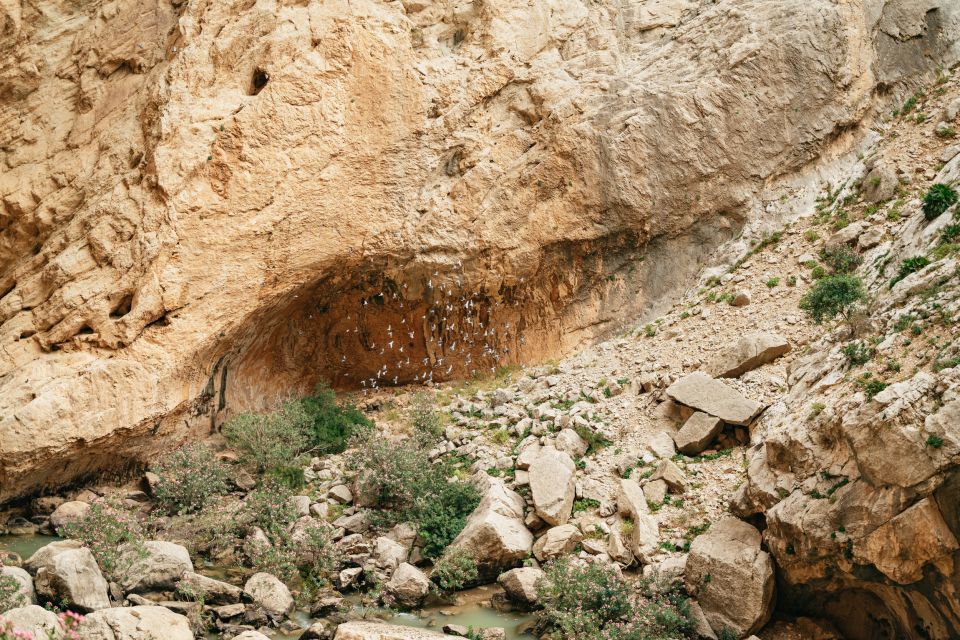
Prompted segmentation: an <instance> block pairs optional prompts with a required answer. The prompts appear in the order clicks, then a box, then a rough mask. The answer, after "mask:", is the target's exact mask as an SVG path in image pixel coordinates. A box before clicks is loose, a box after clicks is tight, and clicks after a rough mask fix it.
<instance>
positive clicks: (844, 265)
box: [820, 244, 863, 274]
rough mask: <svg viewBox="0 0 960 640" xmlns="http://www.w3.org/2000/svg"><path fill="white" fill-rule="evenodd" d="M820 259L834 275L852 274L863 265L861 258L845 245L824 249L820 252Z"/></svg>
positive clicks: (830, 246)
mask: <svg viewBox="0 0 960 640" xmlns="http://www.w3.org/2000/svg"><path fill="white" fill-rule="evenodd" d="M820 259H821V260H823V262H824V263H825V264H826V265H827V266H828V267H830V270H831V271H833V273H834V274H843V273H852V272H854V271H856V269H857V267H859V266H860V264H861V263H863V258H861V257H860V255H859V254H858V253H857V252H856V251H854V250H853V249H851V248H850V247H848V246H847V245H845V244H837V245H829V246H826V247H824V248H823V249H821V250H820Z"/></svg>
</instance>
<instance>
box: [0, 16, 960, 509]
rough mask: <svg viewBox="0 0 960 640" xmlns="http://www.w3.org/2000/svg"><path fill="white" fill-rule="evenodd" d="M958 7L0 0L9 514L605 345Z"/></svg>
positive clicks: (884, 86)
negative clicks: (518, 364) (238, 430)
mask: <svg viewBox="0 0 960 640" xmlns="http://www.w3.org/2000/svg"><path fill="white" fill-rule="evenodd" d="M958 13H960V9H958V7H957V6H956V4H955V3H953V2H950V1H949V0H910V1H908V2H894V1H889V2H886V1H883V0H869V1H855V2H833V1H829V0H812V1H810V2H803V3H797V2H795V1H794V0H764V1H760V0H736V1H734V0H725V1H724V0H721V1H720V2H707V1H703V2H696V1H693V0H690V1H688V0H675V1H670V2H655V1H637V2H626V1H622V0H620V1H615V0H602V1H599V2H590V3H582V2H580V1H579V0H537V1H535V2H527V1H518V0H487V1H481V0H475V1H473V2H430V1H428V0H407V1H404V2H378V1H374V0H360V1H356V2H336V1H329V2H321V1H318V0H312V1H298V2H294V1H291V2H270V1H268V0H263V1H259V2H249V1H244V2H219V3H211V2H203V1H195V2H172V3H170V2H166V1H163V0H155V1H154V2H134V1H132V0H117V1H115V2H90V3H72V2H66V1H55V0H51V1H48V2H42V3H26V2H22V1H21V0H6V1H4V2H3V3H0V57H2V58H3V59H4V60H5V61H6V63H5V64H4V65H3V68H2V69H0V166H2V168H3V169H2V172H0V201H2V208H0V500H5V499H9V498H11V497H14V496H18V495H23V494H25V493H28V492H31V491H34V490H36V489H38V488H40V487H42V486H44V485H50V484H59V483H65V482H68V481H70V480H71V479H73V478H76V477H78V476H81V475H84V474H88V473H94V472H97V471H99V470H102V469H104V468H107V467H114V466H116V465H117V464H119V463H121V462H122V461H127V460H129V461H136V460H143V459H147V458H149V457H150V456H151V455H153V454H154V453H155V452H157V451H158V450H161V449H165V448H169V447H170V446H173V445H174V444H176V443H177V442H180V441H182V440H184V439H185V438H187V437H189V436H190V434H191V433H193V434H197V433H200V432H204V431H208V430H210V429H212V428H215V427H216V426H217V424H219V422H221V421H222V419H223V418H224V417H225V416H226V415H228V414H229V413H230V412H233V411H236V410H238V409H243V408H250V407H260V406H264V405H266V404H270V403H272V402H273V401H275V399H276V398H277V397H279V396H282V395H284V394H286V393H289V392H291V391H293V390H298V389H304V388H307V387H309V386H310V385H312V384H313V383H315V382H316V381H318V380H321V379H326V380H330V381H332V382H333V383H334V384H336V385H338V386H343V387H361V386H366V385H373V384H378V385H382V384H392V383H403V382H410V381H420V380H423V379H424V378H427V379H428V380H429V379H432V380H438V379H442V378H445V377H452V376H463V375H469V374H471V373H472V372H473V371H474V370H475V369H478V370H483V369H488V368H491V367H496V366H497V365H498V364H501V363H507V362H514V361H517V360H526V361H529V360H535V359H538V358H543V357H547V356H550V355H553V354H558V353H562V352H564V351H566V350H569V349H570V348H572V347H574V346H576V345H578V344H581V343H582V342H583V341H584V340H588V339H590V338H593V337H595V336H598V335H600V334H602V333H604V332H606V331H609V330H610V329H612V328H614V327H616V326H617V325H618V323H619V322H620V321H621V320H623V319H625V318H628V317H632V316H635V315H636V314H637V313H638V312H639V311H642V310H643V309H645V308H647V307H649V306H650V305H651V304H653V303H655V302H656V301H658V300H659V299H661V298H662V297H664V296H665V295H667V294H668V293H669V292H670V291H671V289H672V288H673V287H675V286H676V285H678V284H679V283H681V282H682V281H683V280H684V279H685V278H686V277H687V276H689V275H692V274H693V273H695V271H696V270H697V268H698V266H699V265H700V263H701V262H702V260H703V258H704V256H705V255H706V254H707V252H708V251H709V249H710V248H712V247H713V246H715V245H716V244H717V243H719V242H720V241H721V240H724V239H727V238H729V237H732V236H734V235H736V233H737V232H738V230H739V229H740V228H741V226H742V225H743V224H744V222H745V221H747V220H749V219H752V218H756V217H757V216H759V215H762V212H763V197H764V194H765V193H766V192H765V189H766V188H768V187H770V186H772V185H774V184H776V182H777V181H778V180H779V179H781V178H784V177H786V176H789V175H790V174H791V173H792V172H793V171H795V170H797V169H799V168H801V167H804V166H805V165H808V164H809V163H811V162H813V161H815V160H816V159H817V158H818V157H820V156H821V155H822V154H825V153H833V152H836V151H838V150H842V149H844V148H846V147H847V146H848V145H849V144H851V143H852V142H853V141H854V140H856V139H857V136H858V133H859V131H860V130H861V128H862V125H863V124H864V123H866V124H869V122H870V118H871V117H872V115H873V114H874V112H875V108H876V107H877V106H879V105H882V104H884V100H885V96H886V95H887V94H889V93H891V92H899V91H900V88H901V87H902V86H903V85H904V84H905V83H907V84H908V83H910V82H911V81H912V80H914V79H916V78H919V77H920V76H922V75H924V74H927V73H929V72H931V71H932V70H933V69H934V68H935V67H936V66H937V65H938V64H942V63H950V62H951V61H953V60H955V59H956V58H957V57H958V49H957V44H956V42H957V38H956V35H957V32H958V30H960V17H958Z"/></svg>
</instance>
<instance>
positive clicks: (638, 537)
mask: <svg viewBox="0 0 960 640" xmlns="http://www.w3.org/2000/svg"><path fill="white" fill-rule="evenodd" d="M617 510H618V511H619V512H620V515H622V516H624V517H625V518H628V519H629V522H630V524H629V525H628V526H627V527H626V528H627V530H628V532H629V534H628V535H627V536H626V537H627V539H628V542H629V546H630V552H631V553H632V554H633V555H634V556H635V557H636V558H637V559H638V560H640V561H641V562H647V561H649V559H650V557H651V556H652V555H653V554H654V553H655V552H656V550H657V545H658V544H659V542H660V525H659V524H657V521H656V520H655V519H654V518H653V516H651V515H650V509H649V508H648V507H647V499H646V496H645V495H644V494H643V490H642V489H641V488H640V485H638V484H637V483H636V482H635V481H633V480H628V479H626V478H621V479H620V481H619V484H618V487H617ZM608 546H609V545H608ZM618 555H621V554H618ZM611 557H613V556H612V555H611Z"/></svg>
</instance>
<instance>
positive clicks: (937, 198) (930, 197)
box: [923, 183, 957, 220]
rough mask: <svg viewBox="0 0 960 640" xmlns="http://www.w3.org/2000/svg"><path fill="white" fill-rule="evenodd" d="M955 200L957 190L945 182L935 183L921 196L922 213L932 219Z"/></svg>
mask: <svg viewBox="0 0 960 640" xmlns="http://www.w3.org/2000/svg"><path fill="white" fill-rule="evenodd" d="M956 201H957V192H956V191H955V190H954V189H953V188H952V187H951V186H950V185H947V184H943V183H937V184H935V185H933V186H931V187H930V189H929V190H927V193H926V195H924V196H923V215H924V217H925V218H926V219H927V220H933V219H935V218H937V217H939V216H940V214H942V213H943V212H944V211H946V210H947V209H949V208H950V207H951V206H952V205H953V204H954V203H955V202H956Z"/></svg>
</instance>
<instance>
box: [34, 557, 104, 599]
mask: <svg viewBox="0 0 960 640" xmlns="http://www.w3.org/2000/svg"><path fill="white" fill-rule="evenodd" d="M48 546H49V545H48ZM41 551H42V549H41ZM37 553H40V552H39V551H38V552H37ZM34 587H35V588H36V590H37V595H38V596H40V597H42V598H47V599H49V600H52V601H54V602H61V601H64V602H66V603H67V604H69V605H70V606H71V608H73V609H74V610H76V611H80V612H86V611H96V610H97V609H105V608H107V607H109V606H110V599H109V597H108V596H107V581H106V580H105V579H104V577H103V574H102V573H100V567H98V566H97V561H96V560H95V559H94V557H93V554H92V553H90V550H89V549H87V548H86V547H83V548H79V549H69V548H68V549H64V550H60V551H59V552H58V553H54V554H52V555H47V556H45V562H44V563H43V565H42V566H40V567H39V568H38V569H37V575H36V578H35V580H34Z"/></svg>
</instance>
